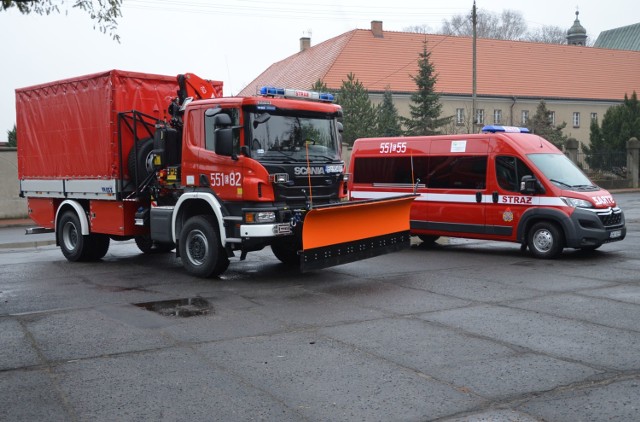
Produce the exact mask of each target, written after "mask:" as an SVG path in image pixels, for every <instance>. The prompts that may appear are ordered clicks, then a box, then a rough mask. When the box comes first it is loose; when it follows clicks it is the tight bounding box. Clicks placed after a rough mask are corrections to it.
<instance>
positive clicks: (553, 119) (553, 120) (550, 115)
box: [548, 111, 556, 126]
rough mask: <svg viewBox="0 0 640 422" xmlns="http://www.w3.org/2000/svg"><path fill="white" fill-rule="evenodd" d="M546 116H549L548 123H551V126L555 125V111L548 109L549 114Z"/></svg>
mask: <svg viewBox="0 0 640 422" xmlns="http://www.w3.org/2000/svg"><path fill="white" fill-rule="evenodd" d="M548 118H549V124H550V125H552V126H555V125H556V112H555V111H550V112H549V115H548Z"/></svg>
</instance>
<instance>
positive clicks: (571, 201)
mask: <svg viewBox="0 0 640 422" xmlns="http://www.w3.org/2000/svg"><path fill="white" fill-rule="evenodd" d="M560 199H562V201H563V202H564V203H565V204H567V205H568V206H570V207H573V208H593V204H592V203H591V202H589V201H586V200H584V199H578V198H569V197H567V196H561V197H560Z"/></svg>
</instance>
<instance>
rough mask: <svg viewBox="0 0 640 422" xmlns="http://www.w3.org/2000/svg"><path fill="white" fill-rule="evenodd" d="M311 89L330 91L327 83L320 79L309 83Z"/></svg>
mask: <svg viewBox="0 0 640 422" xmlns="http://www.w3.org/2000/svg"><path fill="white" fill-rule="evenodd" d="M311 90H312V91H317V92H331V91H330V90H329V88H328V87H327V84H325V83H324V81H323V80H322V79H318V80H317V81H315V83H314V84H313V85H311Z"/></svg>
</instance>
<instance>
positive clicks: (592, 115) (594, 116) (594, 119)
mask: <svg viewBox="0 0 640 422" xmlns="http://www.w3.org/2000/svg"><path fill="white" fill-rule="evenodd" d="M591 121H592V122H595V123H598V113H591Z"/></svg>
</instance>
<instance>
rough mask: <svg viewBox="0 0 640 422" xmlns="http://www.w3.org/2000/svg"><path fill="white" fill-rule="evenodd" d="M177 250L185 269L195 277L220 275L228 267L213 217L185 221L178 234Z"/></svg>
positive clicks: (227, 260) (200, 216)
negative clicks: (178, 249)
mask: <svg viewBox="0 0 640 422" xmlns="http://www.w3.org/2000/svg"><path fill="white" fill-rule="evenodd" d="M179 248H180V257H181V258H182V264H183V265H184V267H185V269H186V270H187V272H189V273H190V274H192V275H195V276H197V277H213V276H217V275H220V274H222V273H223V272H224V271H225V270H226V269H227V267H228V266H229V258H228V257H227V254H226V253H225V251H224V249H223V248H222V244H221V242H220V235H219V234H218V223H217V221H216V219H215V218H214V217H213V216H210V215H198V216H195V217H191V218H190V219H189V220H187V222H186V223H185V225H184V227H183V229H182V232H181V233H180V243H179Z"/></svg>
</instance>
